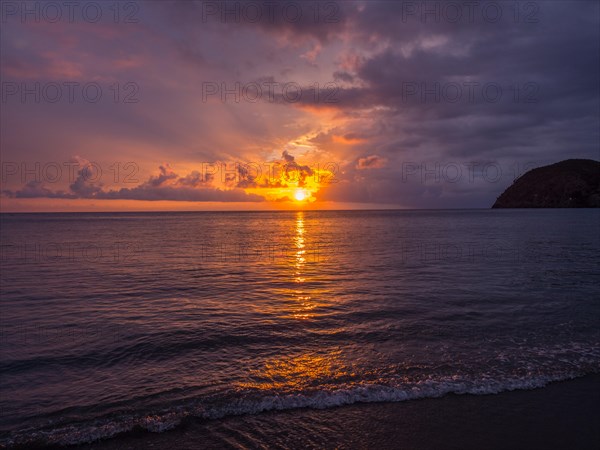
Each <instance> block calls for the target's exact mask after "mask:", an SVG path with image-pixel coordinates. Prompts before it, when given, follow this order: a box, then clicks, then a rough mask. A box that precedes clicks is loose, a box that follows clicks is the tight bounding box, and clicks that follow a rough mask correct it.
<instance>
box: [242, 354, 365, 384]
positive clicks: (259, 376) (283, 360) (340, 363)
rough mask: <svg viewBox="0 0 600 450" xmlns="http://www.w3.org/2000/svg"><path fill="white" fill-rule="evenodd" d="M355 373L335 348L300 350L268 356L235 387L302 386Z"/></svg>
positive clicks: (339, 378)
mask: <svg viewBox="0 0 600 450" xmlns="http://www.w3.org/2000/svg"><path fill="white" fill-rule="evenodd" d="M355 375H356V374H355V373H354V369H353V367H352V366H350V365H348V364H346V363H344V360H343V358H342V354H341V351H340V350H339V349H338V350H333V351H331V352H328V353H327V354H316V353H304V354H301V355H294V356H281V357H276V358H272V359H269V360H267V361H266V362H265V363H264V365H263V367H261V368H260V369H258V370H251V371H250V377H249V380H248V381H245V382H242V383H239V387H241V388H248V389H261V390H270V389H273V390H279V391H284V390H286V389H291V390H296V389H306V388H310V387H323V386H326V385H328V384H333V383H334V382H339V381H342V380H344V379H345V380H350V379H351V378H352V377H354V376H355Z"/></svg>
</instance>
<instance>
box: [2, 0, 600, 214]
mask: <svg viewBox="0 0 600 450" xmlns="http://www.w3.org/2000/svg"><path fill="white" fill-rule="evenodd" d="M1 13H2V15H1V18H0V27H1V28H0V52H1V53H0V63H1V64H0V67H1V68H0V76H1V85H2V86H1V88H2V99H1V104H0V112H1V115H0V149H1V162H2V168H1V169H2V173H1V175H2V180H1V181H2V185H1V189H0V192H1V195H0V206H1V209H2V211H4V212H36V211H146V210H149V211H151V210H160V211H163V210H271V209H300V208H303V209H348V208H374V209H378V208H410V209H415V208H417V209H418V208H488V207H491V205H492V204H493V203H494V201H495V199H496V198H497V197H498V196H499V195H500V194H501V193H502V192H503V191H504V190H505V189H506V188H507V187H508V186H510V184H511V183H512V182H513V181H514V179H515V178H516V177H518V176H520V175H522V174H523V173H525V172H526V171H527V170H530V169H532V168H534V167H539V166H543V165H547V164H551V163H554V162H557V161H561V160H564V159H569V158H590V159H596V160H598V159H600V154H599V153H600V131H599V130H600V126H599V125H600V31H599V30H600V3H599V2H596V1H568V2H567V1H564V2H563V1H538V2H512V1H511V2H504V1H499V2H475V1H464V2H462V1H457V2H439V1H438V2H436V1H430V2H404V1H381V2H379V1H338V2H334V1H321V2H312V1H303V2H299V1H282V2H268V1H229V2H217V1H206V2H193V1H179V2H178V1H167V2H159V1H131V2H128V1H123V2H93V1H91V2H78V1H73V2H60V1H59V2H21V1H18V2H12V1H4V0H3V1H2V2H1Z"/></svg>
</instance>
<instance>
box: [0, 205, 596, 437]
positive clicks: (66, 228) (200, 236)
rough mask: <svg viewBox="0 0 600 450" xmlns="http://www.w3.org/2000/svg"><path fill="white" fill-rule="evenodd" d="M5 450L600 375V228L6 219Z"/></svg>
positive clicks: (513, 222) (349, 217)
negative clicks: (197, 421) (198, 421)
mask: <svg viewBox="0 0 600 450" xmlns="http://www.w3.org/2000/svg"><path fill="white" fill-rule="evenodd" d="M1 225H2V227H1V244H2V246H1V249H2V257H1V265H0V269H1V277H0V281H1V303H0V305H1V306H0V313H1V315H0V332H1V335H0V338H1V339H0V351H1V354H0V356H1V363H0V369H1V386H2V389H1V397H0V400H1V417H0V443H2V444H8V445H10V444H13V443H23V442H28V441H29V440H39V441H42V442H46V443H63V444H64V443H80V442H88V441H91V440H94V439H97V438H102V437H109V436H113V435H115V434H117V433H119V432H123V431H127V430H131V429H134V428H135V427H142V428H144V429H148V430H150V431H163V430H167V429H170V428H173V427H175V426H177V425H178V424H179V423H180V422H181V421H182V420H183V419H185V418H186V417H198V418H206V419H220V418H223V417H227V416H232V415H239V414H247V413H258V412H262V411H267V410H269V411H277V410H287V409H293V408H298V407H307V406H308V407H317V408H329V407H333V406H337V405H343V404H351V403H357V402H376V401H402V400H407V399H414V398H425V397H439V396H443V395H445V394H448V393H470V394H489V393H497V392H502V391H506V390H513V389H530V388H535V387H541V386H544V385H545V384H547V383H548V382H550V381H558V380H565V379H569V378H573V377H577V376H581V375H585V374H589V373H597V372H599V371H600V370H599V369H600V345H599V344H600V302H599V300H598V299H600V283H599V281H598V280H600V229H599V226H600V211H598V210H469V211H352V212H350V211H347V212H313V211H305V212H272V213H271V212H260V213H250V212H239V213H238V212H235V213H232V212H226V213H225V212H219V213H139V214H138V213H135V214H133V213H132V214H111V213H103V214H2V216H1Z"/></svg>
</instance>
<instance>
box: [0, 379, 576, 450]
mask: <svg viewBox="0 0 600 450" xmlns="http://www.w3.org/2000/svg"><path fill="white" fill-rule="evenodd" d="M581 375H584V374H583V373H564V374H561V375H552V376H536V377H530V378H512V379H511V378H509V379H504V380H494V379H485V380H468V379H460V378H457V377H448V378H442V379H438V380H432V379H428V380H424V381H420V382H414V383H406V384H399V385H398V386H389V385H380V384H358V385H353V386H346V387H340V388H339V389H335V390H315V391H310V392H296V393H288V394H270V395H259V393H257V392H254V391H248V392H245V393H243V394H244V395H243V396H242V397H238V398H237V399H235V400H231V401H224V402H223V403H222V404H220V405H215V404H211V405H203V404H200V405H196V406H194V407H190V408H188V409H187V410H181V411H180V412H169V413H165V414H154V415H148V416H143V417H131V416H123V417H121V418H120V419H119V420H107V421H105V422H103V423H98V422H96V423H89V424H86V425H72V426H65V427H61V428H56V429H53V430H49V431H38V432H33V433H32V432H31V431H30V432H28V433H27V434H25V433H24V434H23V435H22V438H21V439H19V437H17V438H15V439H11V440H10V441H9V442H3V444H5V445H9V446H10V445H14V444H23V443H27V442H31V441H32V440H41V441H43V442H45V443H47V444H59V445H74V444H84V443H90V442H94V441H97V440H100V439H107V438H111V437H114V436H116V435H118V434H120V433H124V432H127V431H131V430H133V429H134V428H136V427H139V428H142V429H144V430H147V431H149V432H153V433H162V432H164V431H167V430H171V429H173V428H175V427H177V426H178V425H179V424H180V423H181V421H182V420H183V419H184V418H185V417H189V416H192V417H197V418H203V419H220V418H224V417H228V416H238V415H244V414H258V413H261V412H265V411H282V410H290V409H296V408H315V409H326V408H332V407H337V406H343V405H350V404H354V403H373V402H401V401H406V400H413V399H421V398H438V397H442V396H444V395H448V394H471V395H487V394H498V393H500V392H505V391H513V390H528V389H536V388H541V387H544V386H546V385H547V384H548V383H550V382H554V381H562V380H568V379H573V378H576V377H578V376H581ZM25 436H26V437H25Z"/></svg>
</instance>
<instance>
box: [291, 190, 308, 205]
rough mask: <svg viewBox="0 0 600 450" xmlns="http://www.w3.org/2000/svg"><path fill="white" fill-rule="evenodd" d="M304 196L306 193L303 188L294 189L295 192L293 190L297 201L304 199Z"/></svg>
mask: <svg viewBox="0 0 600 450" xmlns="http://www.w3.org/2000/svg"><path fill="white" fill-rule="evenodd" d="M306 197H307V195H306V191H305V190H304V189H296V192H294V198H295V199H296V201H298V202H303V201H304V200H306Z"/></svg>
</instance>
